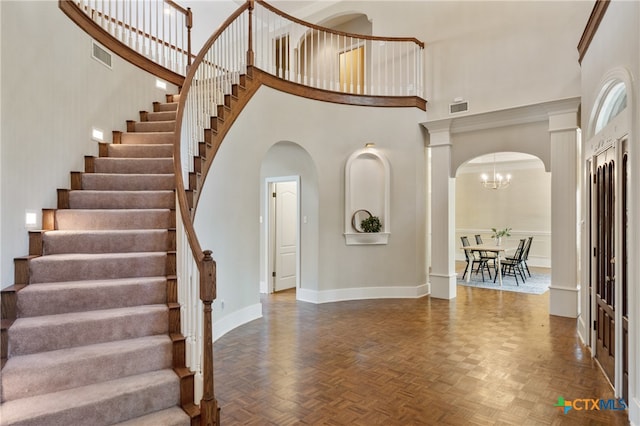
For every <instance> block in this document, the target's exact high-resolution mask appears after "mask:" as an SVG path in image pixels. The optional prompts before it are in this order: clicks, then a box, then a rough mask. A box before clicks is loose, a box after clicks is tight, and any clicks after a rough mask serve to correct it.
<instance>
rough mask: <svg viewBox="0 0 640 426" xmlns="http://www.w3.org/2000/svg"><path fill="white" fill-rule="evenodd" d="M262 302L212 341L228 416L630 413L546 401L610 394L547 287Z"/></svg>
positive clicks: (506, 420)
mask: <svg viewBox="0 0 640 426" xmlns="http://www.w3.org/2000/svg"><path fill="white" fill-rule="evenodd" d="M262 303H263V311H264V318H262V319H259V320H256V321H253V322H251V323H249V324H246V325H244V326H241V327H239V328H237V329H235V330H233V331H231V332H229V333H228V334H226V335H225V336H223V337H221V338H220V339H218V340H217V341H216V342H215V345H214V356H215V384H216V389H215V392H216V397H217V399H218V403H219V405H220V406H221V408H222V411H221V424H222V425H224V426H229V425H432V424H433V425H624V424H628V420H627V415H626V413H625V412H620V411H611V410H602V411H586V410H583V411H577V410H570V411H569V412H568V413H567V414H563V413H562V412H561V411H560V410H559V408H557V407H554V404H556V403H557V401H558V397H564V398H565V399H566V400H574V399H581V398H590V399H591V398H594V399H595V398H602V399H609V398H613V397H614V396H613V391H612V389H611V387H610V386H609V384H608V382H607V381H606V379H605V378H604V375H603V374H602V373H601V371H600V370H599V367H598V366H597V364H596V363H595V361H593V360H592V359H591V357H590V354H589V351H588V350H587V349H586V348H585V347H584V346H583V345H582V344H581V343H580V340H579V338H578V336H577V334H576V320H575V319H569V318H561V317H555V316H550V315H549V313H548V305H549V293H548V292H547V293H546V294H544V295H541V296H535V295H527V294H519V293H510V292H507V291H494V290H485V289H478V288H468V287H461V286H458V297H457V299H455V300H452V301H447V300H438V299H431V298H429V297H424V298H421V299H385V300H367V301H349V302H338V303H327V304H320V305H315V304H311V303H305V302H297V301H296V300H295V292H293V291H287V292H284V293H277V294H274V295H269V296H264V297H263V299H262Z"/></svg>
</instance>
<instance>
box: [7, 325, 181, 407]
mask: <svg viewBox="0 0 640 426" xmlns="http://www.w3.org/2000/svg"><path fill="white" fill-rule="evenodd" d="M171 350H172V343H171V339H170V338H169V336H167V335H156V336H145V337H139V338H136V339H127V340H117V341H114V342H107V343H97V344H94V345H86V346H80V347H76V348H68V349H59V350H55V351H49V352H41V353H36V354H31V355H24V356H16V357H13V358H11V359H9V360H8V361H7V364H6V365H5V367H4V368H3V369H2V392H3V394H2V401H11V400H15V399H19V398H27V397H31V396H35V395H42V394H45V393H50V392H57V391H62V390H66V389H71V388H75V387H79V386H86V385H89V384H93V383H98V382H102V381H108V380H114V379H118V378H120V377H126V376H133V375H136V374H141V373H146V372H149V371H153V370H162V369H165V368H170V367H171V364H172V355H171Z"/></svg>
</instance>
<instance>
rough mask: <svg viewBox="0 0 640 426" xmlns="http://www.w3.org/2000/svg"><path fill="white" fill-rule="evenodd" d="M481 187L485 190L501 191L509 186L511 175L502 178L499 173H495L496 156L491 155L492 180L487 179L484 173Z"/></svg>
mask: <svg viewBox="0 0 640 426" xmlns="http://www.w3.org/2000/svg"><path fill="white" fill-rule="evenodd" d="M481 178H482V186H483V187H485V188H486V189H503V188H506V187H507V186H509V185H510V184H511V175H510V174H507V175H506V176H502V175H501V174H500V173H496V154H495V153H494V154H493V178H492V179H489V176H488V175H487V174H486V173H483V174H482V176H481Z"/></svg>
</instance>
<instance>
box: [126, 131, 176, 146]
mask: <svg viewBox="0 0 640 426" xmlns="http://www.w3.org/2000/svg"><path fill="white" fill-rule="evenodd" d="M173 139H174V133H173V131H170V132H126V133H122V136H121V139H120V143H122V144H158V145H163V144H173Z"/></svg>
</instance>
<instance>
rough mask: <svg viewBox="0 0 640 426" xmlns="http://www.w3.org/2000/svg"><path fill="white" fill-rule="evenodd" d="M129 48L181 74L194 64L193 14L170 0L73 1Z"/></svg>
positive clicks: (184, 73) (92, 19)
mask: <svg viewBox="0 0 640 426" xmlns="http://www.w3.org/2000/svg"><path fill="white" fill-rule="evenodd" d="M73 2H74V3H75V4H76V6H77V7H78V9H80V10H81V11H82V12H83V13H84V14H85V15H87V17H89V18H90V19H91V21H93V22H94V23H96V24H97V25H98V26H99V27H100V28H102V29H103V30H105V31H106V32H107V33H109V35H111V37H113V38H114V39H116V40H118V41H119V42H121V43H122V44H124V45H125V46H127V47H128V48H129V49H131V50H133V51H135V52H137V53H139V54H140V55H142V56H144V57H146V58H148V59H150V60H151V61H153V62H155V63H156V64H158V65H161V66H162V67H164V68H166V69H168V70H171V71H173V72H174V73H176V74H179V75H182V76H184V75H186V73H187V67H188V66H189V65H190V64H191V60H192V55H191V26H192V15H191V10H190V9H189V8H186V9H185V8H183V7H182V6H180V5H178V4H176V3H174V2H173V1H171V0H143V1H140V0H73Z"/></svg>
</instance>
